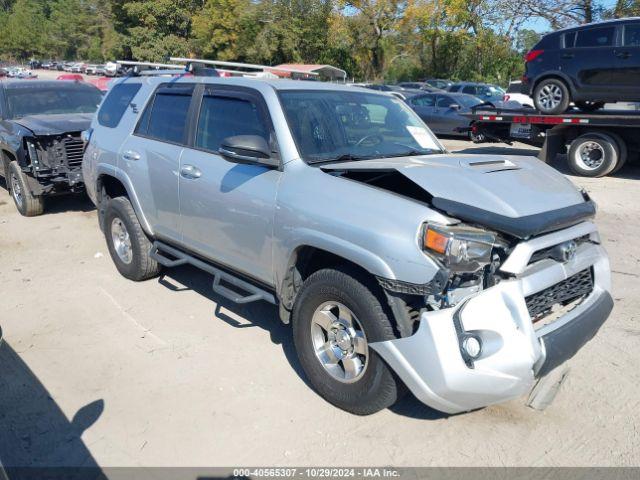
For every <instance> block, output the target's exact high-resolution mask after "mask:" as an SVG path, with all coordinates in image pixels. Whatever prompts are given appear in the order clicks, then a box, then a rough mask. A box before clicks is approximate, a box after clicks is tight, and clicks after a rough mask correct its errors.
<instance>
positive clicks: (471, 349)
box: [462, 335, 482, 360]
mask: <svg viewBox="0 0 640 480" xmlns="http://www.w3.org/2000/svg"><path fill="white" fill-rule="evenodd" d="M462 348H463V349H464V352H465V353H466V354H467V355H468V356H469V358H472V359H474V360H475V359H476V358H478V357H479V356H480V354H481V353H482V342H481V341H480V339H479V338H478V337H476V336H473V335H469V336H468V337H465V339H464V340H463V341H462Z"/></svg>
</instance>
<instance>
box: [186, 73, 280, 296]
mask: <svg viewBox="0 0 640 480" xmlns="http://www.w3.org/2000/svg"><path fill="white" fill-rule="evenodd" d="M195 118H196V120H195V125H194V130H195V133H194V135H193V137H192V138H191V140H190V144H191V147H190V148H187V149H186V150H185V152H184V154H183V155H182V160H181V163H180V210H181V217H180V218H181V228H182V235H183V243H184V245H185V246H186V247H187V248H189V249H190V250H192V251H194V252H195V253H197V254H199V255H201V256H203V257H206V258H209V259H211V260H213V261H214V262H217V263H220V264H222V265H226V266H229V267H231V268H233V269H234V270H239V271H241V272H242V273H244V274H246V275H248V276H250V277H252V278H255V279H257V280H260V281H262V282H263V283H267V284H269V285H271V284H272V283H273V266H272V254H271V249H272V236H273V218H274V215H275V202H276V191H277V186H278V182H279V180H280V176H281V171H280V170H279V169H273V168H267V167H263V166H259V165H242V164H237V163H232V162H229V161H227V160H225V159H224V158H223V157H222V156H220V155H219V154H218V149H219V148H220V144H221V142H222V140H224V139H225V138H227V137H231V136H235V135H259V136H262V137H263V138H264V139H265V140H266V141H267V142H268V143H269V144H270V145H272V146H273V150H274V155H277V147H276V142H275V135H274V132H273V126H272V123H271V119H270V117H269V113H268V110H267V107H266V104H265V102H264V99H263V98H262V96H261V95H260V94H259V92H257V91H256V90H253V89H251V88H242V87H231V86H221V85H206V86H204V87H203V92H202V99H201V102H200V106H199V108H198V111H197V113H196V116H195Z"/></svg>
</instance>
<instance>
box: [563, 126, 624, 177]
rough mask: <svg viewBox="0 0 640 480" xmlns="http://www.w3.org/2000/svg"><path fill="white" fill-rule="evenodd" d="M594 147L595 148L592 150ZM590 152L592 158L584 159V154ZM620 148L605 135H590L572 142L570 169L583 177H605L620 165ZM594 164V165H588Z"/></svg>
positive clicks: (569, 156) (568, 156)
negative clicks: (589, 163)
mask: <svg viewBox="0 0 640 480" xmlns="http://www.w3.org/2000/svg"><path fill="white" fill-rule="evenodd" d="M592 147H594V148H592ZM587 152H590V153H589V155H591V158H588V159H586V160H585V159H583V158H582V154H585V156H586V155H587ZM619 159H620V148H619V147H618V145H617V143H616V141H615V140H614V139H613V138H612V137H611V136H609V135H607V134H605V133H588V134H585V135H581V136H579V137H578V138H576V139H575V140H574V141H573V142H571V146H570V147H569V153H568V154H567V164H568V165H569V169H570V170H571V171H572V172H573V173H575V174H576V175H580V176H583V177H603V176H605V175H607V174H609V173H610V172H611V171H613V170H614V169H615V167H616V166H617V165H618V161H619ZM587 162H592V163H593V165H588V164H587Z"/></svg>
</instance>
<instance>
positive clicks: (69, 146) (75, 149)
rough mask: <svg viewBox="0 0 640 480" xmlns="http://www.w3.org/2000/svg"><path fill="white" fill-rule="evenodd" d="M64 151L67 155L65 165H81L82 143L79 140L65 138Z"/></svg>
mask: <svg viewBox="0 0 640 480" xmlns="http://www.w3.org/2000/svg"><path fill="white" fill-rule="evenodd" d="M64 149H65V152H66V154H67V165H69V167H76V166H78V165H82V156H83V154H84V142H83V141H82V140H81V139H80V138H76V137H67V138H65V139H64Z"/></svg>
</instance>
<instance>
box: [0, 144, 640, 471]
mask: <svg viewBox="0 0 640 480" xmlns="http://www.w3.org/2000/svg"><path fill="white" fill-rule="evenodd" d="M445 143H446V144H447V145H448V146H449V148H450V149H452V150H464V151H469V152H475V153H481V152H486V153H515V154H531V153H533V154H535V153H536V152H535V150H533V149H531V148H529V147H526V146H522V145H521V146H516V147H513V148H506V147H505V148H501V147H500V146H488V147H487V146H482V145H480V146H478V145H472V144H470V143H468V142H464V141H447V142H445ZM572 179H573V180H574V181H575V182H576V183H577V184H579V185H582V186H584V187H586V188H587V190H588V191H589V192H590V194H591V195H592V196H593V198H594V199H595V200H596V201H597V202H598V204H599V211H598V223H599V225H600V227H601V233H602V236H603V239H604V244H605V246H606V248H607V249H608V251H609V253H610V255H611V261H612V269H613V287H614V296H615V299H616V307H615V310H614V312H613V314H612V316H611V318H610V319H609V321H608V322H607V323H606V324H605V325H604V327H603V328H602V330H601V331H600V333H599V334H598V336H597V337H596V338H595V339H594V340H593V341H592V342H591V343H589V344H588V345H587V346H586V347H585V348H584V349H583V350H581V351H580V352H579V354H578V355H577V356H576V357H575V358H574V360H573V361H572V362H571V374H570V375H569V378H568V381H567V382H566V383H565V384H564V385H563V388H562V389H561V391H560V393H559V394H558V397H557V398H556V401H555V403H554V404H553V405H552V406H551V407H550V408H548V409H547V410H545V411H544V412H538V411H534V410H531V409H529V408H527V407H525V406H524V405H523V401H522V400H515V401H512V402H509V403H506V404H503V405H498V406H492V407H489V408H485V409H482V410H478V411H474V412H471V413H467V414H462V415H456V416H446V415H443V414H440V413H438V412H435V411H433V410H430V409H429V408H427V407H425V406H423V405H422V404H420V403H419V402H418V401H417V400H415V398H413V397H411V396H408V397H406V398H405V399H404V400H403V401H402V402H400V403H399V404H398V405H396V406H395V407H393V408H392V409H390V410H386V411H382V412H380V413H378V414H376V415H373V416H369V417H357V416H353V415H350V414H347V413H345V412H342V411H340V410H338V409H336V408H334V407H333V406H331V405H329V404H328V403H326V402H325V401H324V400H322V399H321V398H320V397H319V396H318V395H316V394H315V393H314V392H313V390H311V388H310V387H309V386H308V385H307V383H306V382H305V379H304V377H303V376H302V373H301V369H300V366H299V364H298V361H297V359H296V356H295V352H294V350H293V346H292V341H291V334H290V331H289V329H288V328H287V327H284V326H282V325H280V324H279V322H278V321H277V312H276V310H275V309H274V308H273V307H271V306H269V305H267V304H255V305H249V306H246V307H244V308H240V307H237V306H232V305H228V304H226V303H223V302H221V301H220V299H219V298H218V297H217V296H216V295H214V294H213V293H212V292H211V290H210V282H211V278H209V277H208V276H207V275H204V274H202V273H200V272H198V271H196V270H195V269H192V268H178V269H174V270H170V271H168V272H166V275H165V276H163V277H161V278H160V279H157V280H151V281H148V282H143V283H132V282H129V281H127V280H125V279H124V278H122V277H121V276H120V275H119V274H118V273H117V271H116V269H115V267H114V266H113V264H112V262H111V259H110V258H109V255H108V252H107V249H106V246H105V242H104V239H103V237H102V234H101V232H100V230H99V228H98V225H97V220H96V213H95V211H94V210H93V206H92V205H91V203H90V202H89V201H88V200H87V199H85V198H83V197H77V198H59V199H55V200H52V201H50V202H49V205H48V207H47V212H46V214H45V215H43V216H41V217H37V218H23V217H21V216H19V215H18V214H17V213H16V210H15V208H14V206H13V203H12V201H11V199H10V197H9V195H8V194H7V192H6V190H5V189H4V188H0V292H1V298H2V309H0V325H2V328H3V329H4V335H5V343H4V345H3V346H2V347H1V348H0V458H1V459H2V462H3V463H4V464H5V465H38V464H39V465H69V464H73V465H100V466H137V465H144V466H215V465H225V466H234V465H325V466H326V465H332V466H335V465H354V466H355V465H372V464H373V465H394V466H429V465H438V466H450V465H456V466H470V465H487V466H557V465H564V466H578V465H587V466H609V465H614V466H631V465H636V466H637V465H639V464H640V449H638V445H639V443H640V434H639V425H640V417H639V414H638V411H639V408H638V407H639V406H640V405H639V402H640V389H639V387H638V385H639V384H640V373H638V365H639V364H640V353H639V352H640V349H638V341H639V339H640V328H639V327H638V318H637V317H638V311H639V310H640V299H639V297H638V292H639V291H640V279H639V276H638V272H639V271H640V268H639V267H640V248H639V245H640V243H639V242H638V240H637V239H638V237H640V222H639V221H638V218H639V217H640V189H638V184H637V183H636V182H637V181H638V180H639V179H640V169H638V168H637V167H636V168H626V169H624V170H622V171H621V172H620V173H619V174H618V175H617V176H615V177H610V178H603V179H593V180H591V179H583V178H572Z"/></svg>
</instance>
